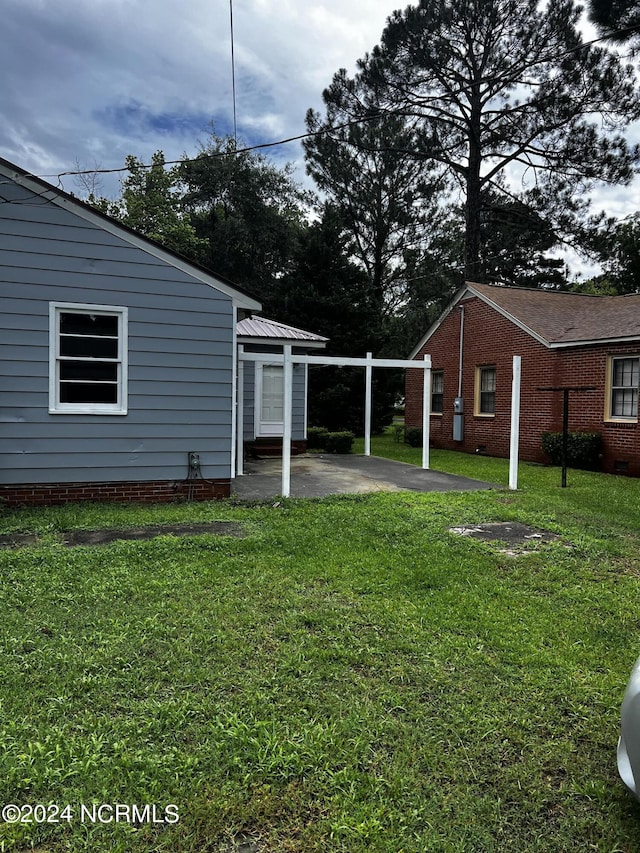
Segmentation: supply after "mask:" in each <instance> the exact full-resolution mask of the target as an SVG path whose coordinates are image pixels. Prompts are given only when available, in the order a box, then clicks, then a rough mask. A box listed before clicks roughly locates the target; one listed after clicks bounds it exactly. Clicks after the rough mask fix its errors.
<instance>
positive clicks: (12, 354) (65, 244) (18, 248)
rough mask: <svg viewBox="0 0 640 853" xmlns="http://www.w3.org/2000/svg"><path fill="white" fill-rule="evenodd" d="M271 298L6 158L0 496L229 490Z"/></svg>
mask: <svg viewBox="0 0 640 853" xmlns="http://www.w3.org/2000/svg"><path fill="white" fill-rule="evenodd" d="M260 307H261V306H260V304H259V303H258V302H257V301H256V300H255V299H253V298H252V297H250V296H249V295H248V294H246V293H244V292H243V291H242V290H240V289H239V288H237V287H236V286H235V285H233V284H231V283H230V282H228V281H226V280H224V279H222V278H219V277H217V276H214V275H212V274H211V273H210V272H208V271H206V270H204V269H202V268H200V267H198V266H196V265H194V264H191V263H189V262H188V261H186V260H185V259H183V258H181V257H180V256H179V255H175V254H173V253H172V252H170V251H167V250H165V249H163V248H162V247H161V246H159V245H158V244H157V243H155V242H154V241H151V240H148V239H146V238H144V237H142V236H140V235H138V234H136V233H135V232H133V231H131V230H130V229H128V228H126V227H124V226H122V225H120V224H119V223H117V222H116V221H115V220H113V219H111V218H110V217H107V216H104V215H102V214H101V213H99V212H97V211H96V210H94V209H93V208H91V207H90V206H89V205H87V204H85V203H83V202H81V201H79V200H77V199H75V198H74V197H73V196H71V195H68V194H67V193H64V192H62V191H61V190H58V189H56V188H54V187H52V186H50V185H49V184H47V183H45V182H43V181H41V180H40V179H38V178H35V177H33V176H31V175H29V174H28V173H26V172H24V171H23V170H21V169H19V168H18V167H16V166H14V165H12V164H11V163H9V162H7V161H5V160H2V159H1V158H0V309H1V310H0V500H3V499H4V500H6V501H9V502H19V503H55V502H64V501H68V500H79V499H110V500H118V499H133V500H166V499H168V498H171V497H174V496H177V495H180V494H182V493H185V494H189V495H191V496H193V497H197V498H211V497H224V496H227V495H228V494H229V492H230V484H231V480H232V479H233V477H234V475H235V466H234V460H235V456H236V440H237V438H236V436H237V434H238V430H237V426H236V423H235V420H236V402H237V401H236V395H237V393H238V391H237V376H238V351H237V324H238V322H239V321H241V320H243V319H244V318H246V317H247V316H248V315H250V314H251V312H253V311H259V310H260ZM277 344H281V342H280V341H278V342H277ZM277 344H276V345H277ZM303 384H304V383H303ZM276 390H277V389H276ZM246 393H248V394H249V396H250V400H247V403H249V402H250V403H251V405H255V397H254V394H255V388H254V387H253V386H252V387H251V388H250V389H248V390H247V392H246ZM261 393H262V391H261ZM300 393H304V389H301V391H300ZM267 396H268V395H267ZM272 396H273V395H272ZM274 411H275V410H274ZM299 419H300V413H299V415H298V420H299ZM249 432H250V430H249ZM246 434H247V433H246V431H245V435H246ZM194 454H195V455H196V458H197V461H198V462H199V465H195V466H194V465H193V464H190V463H192V462H193V459H194Z"/></svg>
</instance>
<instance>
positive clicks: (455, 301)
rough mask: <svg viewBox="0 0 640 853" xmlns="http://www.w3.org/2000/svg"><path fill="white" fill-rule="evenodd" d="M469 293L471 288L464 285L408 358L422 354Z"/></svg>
mask: <svg viewBox="0 0 640 853" xmlns="http://www.w3.org/2000/svg"><path fill="white" fill-rule="evenodd" d="M468 292H469V286H468V285H466V284H464V285H463V286H462V287H461V288H460V290H458V292H457V293H456V295H455V296H454V297H453V299H452V300H451V302H450V303H449V304H448V305H447V307H446V308H445V309H444V311H443V312H442V314H441V315H440V316H439V317H438V319H437V320H436V321H435V323H433V324H432V325H431V326H429V328H428V330H427V332H426V334H425V335H424V337H422V338H421V339H420V341H419V343H418V344H417V345H416V346H415V347H414V348H413V349H412V350H411V352H410V353H409V355H408V358H409V359H412V358H415V357H416V356H417V355H418V353H419V352H420V350H421V349H422V347H423V346H424V345H425V344H426V343H427V341H428V340H429V338H430V337H431V336H432V335H433V334H434V333H435V332H436V331H437V330H438V329H439V328H440V326H441V325H442V323H443V322H444V321H445V319H446V318H447V317H448V316H449V314H451V312H452V311H453V309H454V308H455V307H456V305H457V304H458V302H460V300H461V299H463V298H464V297H465V296H466V294H467V293H468ZM474 295H478V294H474Z"/></svg>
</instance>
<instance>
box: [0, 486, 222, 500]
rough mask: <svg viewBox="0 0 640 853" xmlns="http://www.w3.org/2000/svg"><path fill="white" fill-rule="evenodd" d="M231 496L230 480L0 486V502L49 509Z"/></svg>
mask: <svg viewBox="0 0 640 853" xmlns="http://www.w3.org/2000/svg"><path fill="white" fill-rule="evenodd" d="M230 493H231V481H230V480H216V481H207V480H191V481H188V482H187V481H184V480H181V481H175V480H156V481H153V482H145V483H42V484H28V485H17V486H13V485H12V486H0V502H6V503H8V504H13V505H16V504H19V505H27V506H34V505H38V506H53V505H55V504H65V503H72V502H76V501H143V502H145V503H161V502H164V501H172V500H176V499H177V498H183V499H184V498H189V500H195V501H209V500H220V499H222V498H228V497H229V495H230Z"/></svg>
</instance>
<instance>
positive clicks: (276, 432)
mask: <svg viewBox="0 0 640 853" xmlns="http://www.w3.org/2000/svg"><path fill="white" fill-rule="evenodd" d="M264 367H282V365H279V364H278V363H277V362H268V361H259V362H256V368H255V399H254V435H255V437H256V438H282V436H283V434H284V419H283V420H282V421H263V420H262V370H263V368H264ZM283 373H284V368H283ZM283 402H284V399H283ZM265 424H269V426H267V427H266V428H265Z"/></svg>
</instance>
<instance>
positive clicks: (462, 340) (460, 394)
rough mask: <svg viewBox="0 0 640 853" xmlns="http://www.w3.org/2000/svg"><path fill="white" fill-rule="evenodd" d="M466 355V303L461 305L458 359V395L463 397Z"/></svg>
mask: <svg viewBox="0 0 640 853" xmlns="http://www.w3.org/2000/svg"><path fill="white" fill-rule="evenodd" d="M463 356H464V305H461V306H460V356H459V359H458V397H462V362H463Z"/></svg>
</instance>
